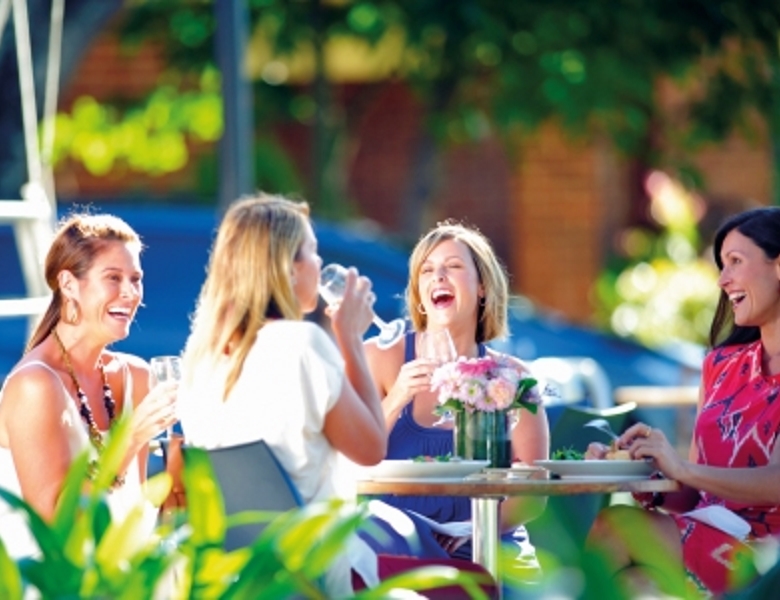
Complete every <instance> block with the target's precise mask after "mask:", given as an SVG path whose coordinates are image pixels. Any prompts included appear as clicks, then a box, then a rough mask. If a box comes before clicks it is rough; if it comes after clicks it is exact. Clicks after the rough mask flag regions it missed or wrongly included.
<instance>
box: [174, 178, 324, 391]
mask: <svg viewBox="0 0 780 600" xmlns="http://www.w3.org/2000/svg"><path fill="white" fill-rule="evenodd" d="M308 216H309V206H308V204H306V203H305V202H300V203H298V202H292V201H290V200H288V199H286V198H283V197H281V196H274V195H270V194H263V193H261V194H259V195H256V196H252V197H247V198H241V199H239V200H237V201H236V202H235V203H234V204H233V205H231V207H230V208H229V209H228V211H227V213H226V214H225V217H224V218H223V220H222V223H221V224H220V226H219V231H218V233H217V239H216V240H215V241H214V246H213V248H212V250H211V256H210V258H209V264H208V269H207V274H206V281H205V282H204V283H203V287H202V289H201V291H200V296H199V297H198V303H197V306H196V309H195V315H194V317H193V320H192V328H191V332H190V336H189V339H188V340H187V344H186V347H185V350H184V357H183V371H184V377H185V380H187V381H189V382H192V381H193V377H194V375H195V373H196V371H197V370H198V367H199V366H201V365H203V364H204V363H208V364H214V363H216V362H217V361H218V360H220V358H221V357H222V356H224V355H225V354H226V353H228V351H229V353H228V356H229V361H230V366H229V370H228V375H227V379H226V382H225V390H224V396H223V399H225V398H227V397H228V395H229V394H230V390H231V389H232V388H233V386H234V385H235V383H236V381H237V380H238V377H239V375H240V374H241V369H242V368H243V365H244V360H245V359H246V356H247V354H248V353H249V350H250V349H251V348H252V344H253V343H254V341H255V338H256V337H257V332H258V331H259V330H260V329H261V328H262V327H263V326H264V325H265V324H266V323H267V322H268V320H269V319H294V320H300V319H302V318H303V312H302V311H301V308H300V306H299V304H298V300H297V298H296V296H295V293H294V291H293V286H292V281H291V275H292V267H293V262H294V261H295V260H296V258H297V257H298V253H299V252H300V249H301V246H302V244H303V242H304V240H305V235H306V227H307V223H308Z"/></svg>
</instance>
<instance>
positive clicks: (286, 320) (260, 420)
mask: <svg viewBox="0 0 780 600" xmlns="http://www.w3.org/2000/svg"><path fill="white" fill-rule="evenodd" d="M308 215H309V211H308V206H307V205H306V204H305V203H296V202H292V201H290V200H287V199H285V198H282V197H278V196H272V195H268V194H260V195H259V196H257V197H251V198H245V199H242V200H239V201H237V202H236V203H234V204H233V205H232V206H231V207H230V209H229V210H228V211H227V213H226V215H225V217H224V219H223V221H222V223H221V225H220V227H219V232H218V234H217V238H216V241H215V243H214V247H213V249H212V252H211V257H210V260H209V266H208V274H207V277H206V281H205V283H204V284H203V288H202V290H201V293H200V296H199V299H198V303H197V308H196V311H195V316H194V319H193V323H192V331H191V334H190V336H189V339H188V340H187V345H186V348H185V352H184V357H183V373H184V379H183V381H182V384H181V388H180V396H179V402H180V415H181V422H182V428H183V431H184V435H185V437H186V439H187V442H188V443H190V444H193V445H195V446H201V447H206V448H215V447H221V446H233V445H238V444H242V443H248V442H252V441H256V440H259V439H263V440H265V441H266V443H267V444H268V445H269V446H270V447H271V449H272V450H273V452H274V454H275V455H276V457H277V458H278V459H279V461H280V463H281V464H282V466H283V467H284V468H285V470H286V471H287V472H288V473H289V475H290V477H291V479H292V480H293V482H294V483H295V485H296V486H297V488H298V490H299V492H300V494H301V497H302V499H303V500H304V501H305V502H314V501H319V500H327V499H331V498H343V499H345V500H354V499H355V497H356V493H355V485H354V480H353V478H352V469H351V468H350V465H349V463H348V462H347V461H345V460H344V458H345V457H346V458H348V459H350V460H351V461H354V462H355V463H358V464H362V465H372V464H375V463H377V462H379V461H380V460H381V459H382V457H383V456H384V454H385V449H386V440H387V436H386V434H385V430H384V422H383V417H382V410H381V407H380V404H379V398H378V396H377V394H376V390H375V388H374V385H373V383H372V381H371V376H370V373H369V371H368V365H367V363H366V359H365V354H364V351H363V346H362V336H363V333H364V332H365V331H366V329H367V328H368V327H369V325H370V324H371V318H372V314H373V311H372V305H373V302H374V299H375V298H374V295H373V293H372V292H371V283H370V281H369V280H368V279H367V278H365V277H361V276H359V275H358V274H357V272H356V271H355V269H349V272H348V276H347V283H346V290H345V294H344V298H343V300H342V302H341V304H340V306H339V307H338V308H337V309H334V310H332V311H329V312H330V318H331V323H332V329H333V336H334V339H335V343H334V341H333V340H332V339H331V338H330V337H329V336H328V335H327V334H326V333H325V331H324V330H323V329H322V328H321V327H319V326H318V325H316V324H314V323H311V322H308V321H304V320H303V316H304V314H306V313H310V312H312V311H313V310H314V309H315V308H316V306H317V301H318V282H319V275H320V267H321V264H322V260H321V259H320V257H319V255H318V254H317V239H316V237H315V235H314V231H313V229H312V226H311V223H310V222H309V216H308ZM355 431H359V432H360V435H359V436H357V435H354V433H353V432H355ZM365 550H367V548H366V549H365ZM350 578H351V573H350V565H349V561H348V560H347V557H346V556H341V557H339V559H337V561H336V564H335V565H334V567H333V568H332V569H331V570H330V572H329V573H328V575H327V577H326V586H327V588H328V591H329V593H330V594H332V595H333V596H334V597H342V596H344V595H348V594H350V593H351V591H352V587H351V579H350Z"/></svg>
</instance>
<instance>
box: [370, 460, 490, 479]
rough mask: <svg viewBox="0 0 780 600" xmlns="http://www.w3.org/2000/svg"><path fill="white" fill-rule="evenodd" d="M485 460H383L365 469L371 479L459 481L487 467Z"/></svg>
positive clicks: (487, 462) (487, 463)
mask: <svg viewBox="0 0 780 600" xmlns="http://www.w3.org/2000/svg"><path fill="white" fill-rule="evenodd" d="M489 464H490V461H487V460H453V461H448V462H415V461H413V460H383V461H382V462H381V463H379V464H378V465H376V466H374V467H370V468H368V469H366V471H365V475H366V476H367V477H369V478H371V479H459V478H463V477H466V475H471V474H472V473H476V472H477V471H480V470H482V469H483V468H484V467H486V466H488V465H489Z"/></svg>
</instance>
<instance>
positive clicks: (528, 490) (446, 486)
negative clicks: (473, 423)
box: [358, 471, 680, 581]
mask: <svg viewBox="0 0 780 600" xmlns="http://www.w3.org/2000/svg"><path fill="white" fill-rule="evenodd" d="M679 489H680V486H679V484H678V483H677V482H676V481H673V480H669V479H649V478H647V477H637V478H625V477H615V476H609V475H603V476H592V477H587V478H581V479H578V478H572V479H567V478H564V479H550V478H548V473H547V471H540V472H537V473H533V474H532V475H531V476H530V477H528V478H520V477H500V478H499V477H492V476H490V477H489V476H481V475H480V476H473V475H472V476H470V477H467V478H461V479H442V478H439V479H434V478H431V479H426V478H415V479H412V478H410V479H403V478H392V479H380V478H374V479H364V480H361V481H359V482H358V493H359V494H360V495H363V496H377V495H384V494H393V495H396V496H429V495H430V496H468V497H469V498H471V512H472V520H471V527H472V536H473V556H472V560H473V561H474V562H475V563H478V564H480V565H482V566H483V567H485V568H486V569H487V570H488V571H489V572H490V573H491V574H492V575H493V577H495V578H496V581H499V572H498V550H499V541H500V535H499V523H498V505H499V502H500V501H501V500H502V499H503V498H506V497H509V496H566V495H573V494H611V493H614V492H674V491H677V490H679Z"/></svg>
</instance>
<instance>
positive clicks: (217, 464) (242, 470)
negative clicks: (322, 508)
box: [182, 440, 303, 551]
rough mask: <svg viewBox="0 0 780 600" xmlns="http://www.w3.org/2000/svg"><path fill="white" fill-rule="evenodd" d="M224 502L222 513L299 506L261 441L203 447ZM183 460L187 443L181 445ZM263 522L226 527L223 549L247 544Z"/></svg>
mask: <svg viewBox="0 0 780 600" xmlns="http://www.w3.org/2000/svg"><path fill="white" fill-rule="evenodd" d="M206 452H207V453H208V455H209V459H210V460H211V466H212V468H213V470H214V474H215V476H216V478H217V483H218V484H219V487H220V490H221V491H222V497H223V499H224V503H225V514H226V515H228V516H229V515H232V514H234V513H237V512H242V511H255V510H260V511H278V512H284V511H288V510H291V509H293V508H298V507H301V506H303V500H302V499H301V496H300V494H299V493H298V489H297V488H296V487H295V484H294V483H293V481H292V480H291V479H290V476H289V475H288V474H287V471H285V470H284V467H282V465H281V463H280V462H279V460H278V459H277V458H276V456H275V455H274V453H273V451H272V450H271V448H270V447H269V446H268V444H267V443H266V442H265V441H264V440H258V441H256V442H250V443H248V444H240V445H237V446H229V447H225V448H212V449H209V450H206ZM182 456H183V457H184V461H185V463H186V460H187V446H186V444H185V445H184V446H182ZM265 526H266V523H253V524H249V525H238V526H235V527H231V528H229V529H228V531H227V534H226V536H225V550H227V551H231V550H235V549H236V548H242V547H246V546H249V545H251V544H252V543H253V542H254V541H255V539H256V538H257V536H258V535H260V532H262V530H263V529H264V528H265Z"/></svg>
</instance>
